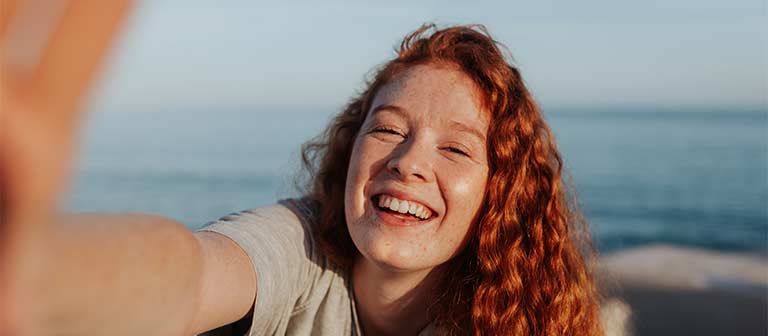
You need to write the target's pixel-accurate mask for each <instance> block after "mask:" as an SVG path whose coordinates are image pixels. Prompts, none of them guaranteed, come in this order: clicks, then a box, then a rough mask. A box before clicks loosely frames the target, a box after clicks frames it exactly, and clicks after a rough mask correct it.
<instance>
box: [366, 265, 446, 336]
mask: <svg viewBox="0 0 768 336" xmlns="http://www.w3.org/2000/svg"><path fill="white" fill-rule="evenodd" d="M439 273H440V272H438V269H437V268H435V269H427V270H423V271H416V272H399V271H391V270H385V269H382V268H380V267H378V266H376V265H374V264H372V263H370V262H369V261H367V260H366V259H365V258H363V257H359V258H358V260H357V261H356V262H355V264H354V266H353V269H352V288H353V290H354V293H355V303H356V306H357V312H358V319H359V321H360V326H361V327H362V330H363V332H364V334H365V335H367V336H373V335H376V336H378V335H416V334H418V333H419V331H421V330H422V329H424V328H425V327H426V326H427V325H428V324H429V323H430V322H431V321H432V320H433V319H434V316H431V315H430V314H429V311H428V310H429V308H430V307H429V306H430V304H431V303H432V301H433V300H434V297H435V289H436V288H435V287H436V285H437V284H438V281H439Z"/></svg>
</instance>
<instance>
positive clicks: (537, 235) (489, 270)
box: [302, 25, 602, 335]
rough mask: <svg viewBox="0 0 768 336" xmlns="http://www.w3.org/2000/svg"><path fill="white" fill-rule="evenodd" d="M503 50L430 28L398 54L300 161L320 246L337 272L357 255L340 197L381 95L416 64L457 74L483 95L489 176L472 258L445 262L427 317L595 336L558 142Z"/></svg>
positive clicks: (450, 327) (580, 225)
mask: <svg viewBox="0 0 768 336" xmlns="http://www.w3.org/2000/svg"><path fill="white" fill-rule="evenodd" d="M508 60H511V56H509V54H508V52H507V51H506V48H504V47H503V46H502V45H501V44H499V43H498V42H496V41H495V40H494V39H493V38H491V36H490V35H489V33H488V32H487V30H486V29H485V27H483V26H480V25H471V26H455V27H449V28H445V29H437V28H436V27H435V26H434V25H424V26H422V27H421V28H419V29H418V30H416V31H414V32H413V33H411V34H409V35H408V36H407V37H406V38H405V39H404V40H403V41H402V43H401V44H400V47H399V49H398V50H397V56H396V57H395V58H394V59H392V60H390V61H388V62H387V63H385V64H383V65H382V66H381V67H380V68H379V69H378V70H377V71H376V72H375V74H374V76H373V78H372V79H371V80H369V81H368V83H367V86H366V88H365V90H364V91H363V92H361V93H360V94H359V95H358V96H356V97H354V98H353V99H352V100H351V101H350V102H349V103H348V105H347V106H346V108H344V110H343V111H342V112H341V113H340V114H338V115H337V116H336V117H335V118H334V119H333V120H332V122H331V123H330V125H329V126H328V128H327V129H326V130H325V132H324V133H323V134H321V135H320V136H319V137H317V138H315V139H314V140H312V141H310V142H308V143H306V144H305V145H304V147H303V150H302V159H303V162H304V167H305V168H306V170H307V171H308V172H309V174H310V175H309V180H308V185H307V196H308V197H309V198H310V199H312V200H314V201H315V202H316V203H317V205H318V221H317V223H316V227H315V230H316V231H315V235H316V237H317V240H318V246H319V248H320V249H321V250H322V252H323V253H325V254H326V255H327V256H328V258H329V259H330V260H331V261H332V262H334V263H335V264H336V265H338V266H339V267H342V268H348V267H351V265H352V262H353V260H354V258H355V257H356V256H357V255H358V251H357V249H356V248H355V245H354V243H353V242H352V239H351V237H350V235H349V232H348V231H347V226H346V219H345V215H344V187H345V184H346V176H347V169H348V166H349V162H350V155H351V153H352V145H353V143H354V141H355V137H356V136H357V134H358V131H359V130H360V127H361V125H362V124H363V121H364V120H365V117H366V114H367V113H368V111H369V109H370V107H371V106H370V105H371V102H372V100H373V97H374V95H375V94H376V92H377V91H378V90H379V88H381V87H382V86H383V85H385V84H386V83H388V82H389V81H390V80H391V79H392V78H393V77H394V76H396V75H397V74H399V73H401V72H402V71H403V70H405V69H407V68H409V67H412V66H414V65H419V64H451V65H454V66H455V67H456V68H457V69H459V70H460V71H462V72H463V73H464V74H466V75H467V76H468V77H469V78H471V79H472V80H473V81H474V82H475V83H476V84H477V87H478V88H479V90H480V92H481V96H482V103H483V104H484V107H485V109H486V110H487V111H489V112H490V117H491V118H490V120H491V122H490V126H489V130H488V137H487V139H488V141H487V148H488V151H487V152H488V162H489V168H490V169H489V175H488V182H487V187H486V191H485V195H484V201H483V203H482V206H481V207H482V208H481V209H480V211H479V213H478V217H477V219H476V223H474V224H473V229H472V231H471V232H470V234H471V236H470V238H469V242H468V244H467V246H466V248H465V249H464V250H463V251H462V252H461V253H460V254H459V255H458V256H456V257H455V258H453V259H452V260H451V261H449V265H448V267H447V269H448V274H446V276H445V280H444V283H443V290H442V291H441V292H442V293H443V294H442V296H440V297H439V298H437V300H436V303H435V304H434V305H433V306H432V308H431V309H432V313H434V315H435V316H436V322H437V325H438V329H439V330H440V331H441V333H445V334H451V335H467V334H475V335H598V334H602V330H601V327H600V323H599V317H598V315H599V314H598V300H599V298H598V294H597V291H596V286H595V284H594V281H593V277H592V275H591V274H592V272H591V270H592V268H593V261H594V256H595V251H594V249H593V248H592V245H591V242H590V239H589V235H588V230H587V226H586V224H585V222H584V221H583V220H582V217H581V216H580V213H579V211H578V208H577V206H576V202H575V197H572V196H571V193H570V192H569V191H568V190H566V185H567V183H566V181H564V180H565V179H564V177H563V163H562V159H561V157H560V154H559V152H558V150H557V146H556V144H555V140H554V137H553V135H552V132H551V131H550V129H549V127H548V126H547V124H546V122H545V121H544V119H543V117H542V114H541V113H540V111H539V108H538V106H537V104H536V103H535V102H534V100H533V98H532V96H531V94H530V93H529V91H528V89H527V88H526V87H525V85H524V83H523V80H522V78H521V76H520V72H519V71H518V69H517V68H515V67H514V66H513V65H511V61H508Z"/></svg>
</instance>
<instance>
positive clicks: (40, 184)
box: [0, 0, 131, 335]
mask: <svg viewBox="0 0 768 336" xmlns="http://www.w3.org/2000/svg"><path fill="white" fill-rule="evenodd" d="M130 3H131V1H130V0H110V1H102V0H82V1H64V0H60V1H44V0H43V1H38V0H2V5H1V6H2V10H1V11H0V74H1V76H0V77H1V78H0V108H1V110H0V113H1V114H0V118H2V122H1V123H0V125H1V126H0V127H2V131H0V139H2V140H0V217H1V218H0V219H1V220H0V248H2V250H0V275H2V279H0V334H4V335H9V334H15V333H14V331H16V329H15V328H17V327H16V325H20V324H23V321H22V319H23V318H27V316H29V315H30V314H32V313H33V310H34V309H35V308H34V306H35V304H37V305H44V303H42V302H37V303H35V302H29V301H28V300H25V298H28V297H29V296H28V294H29V291H30V290H31V289H30V288H28V287H29V286H27V285H26V284H27V283H30V281H33V280H34V278H35V275H36V274H39V273H38V272H39V271H40V270H38V269H36V267H35V265H36V264H37V263H36V260H38V259H39V258H43V255H44V252H43V251H44V250H45V247H46V244H45V243H44V242H45V237H46V235H47V234H48V233H49V232H50V231H51V228H52V226H51V225H50V224H49V223H50V222H51V218H52V216H54V215H55V210H56V201H57V198H58V195H59V193H60V191H61V190H62V188H63V187H64V186H65V184H66V182H67V177H68V175H69V170H70V164H71V159H72V153H73V149H74V148H73V147H74V143H75V140H76V138H75V135H76V132H77V126H78V121H79V119H80V118H81V114H82V112H81V106H82V103H83V99H84V98H85V96H86V93H87V91H88V87H89V84H90V83H91V82H92V81H93V78H94V75H95V74H96V73H97V69H98V66H99V64H100V63H101V62H102V60H103V59H104V56H105V54H106V53H107V51H108V47H109V45H110V43H111V42H112V40H113V39H114V36H115V34H116V32H117V30H118V27H119V26H120V23H121V22H122V21H123V19H124V18H125V17H126V13H127V12H128V9H129V5H130ZM25 286H27V287H25Z"/></svg>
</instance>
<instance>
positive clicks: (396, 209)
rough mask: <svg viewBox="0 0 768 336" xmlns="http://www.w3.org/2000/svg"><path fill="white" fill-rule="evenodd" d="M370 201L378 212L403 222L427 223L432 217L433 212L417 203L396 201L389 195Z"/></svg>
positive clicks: (396, 199) (373, 198)
mask: <svg viewBox="0 0 768 336" xmlns="http://www.w3.org/2000/svg"><path fill="white" fill-rule="evenodd" d="M371 201H372V202H373V204H374V205H375V206H376V208H377V209H378V210H379V211H382V212H384V213H387V214H390V215H392V216H395V217H397V218H400V219H403V220H416V221H427V220H429V219H431V218H432V217H434V215H435V214H434V212H433V211H432V210H430V209H429V208H428V207H426V206H424V205H423V204H420V203H418V202H414V201H409V200H403V199H398V198H395V197H393V196H390V195H386V194H379V195H376V196H373V197H372V198H371Z"/></svg>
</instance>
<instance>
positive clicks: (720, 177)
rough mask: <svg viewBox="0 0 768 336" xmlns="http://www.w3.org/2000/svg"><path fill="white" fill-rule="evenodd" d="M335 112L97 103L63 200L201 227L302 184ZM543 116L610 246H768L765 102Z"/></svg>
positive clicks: (601, 244)
mask: <svg viewBox="0 0 768 336" xmlns="http://www.w3.org/2000/svg"><path fill="white" fill-rule="evenodd" d="M334 112H335V111H333V110H331V109H318V110H314V109H308V108H303V109H288V108H272V109H268V108H260V109H249V108H212V109H197V110H183V109H179V110H164V111H152V112H147V111H144V112H136V111H131V112H111V113H108V112H103V113H92V115H91V118H90V119H89V122H88V123H87V125H86V127H85V132H84V134H83V137H82V144H83V145H82V146H81V151H80V155H79V158H78V164H77V168H76V174H75V177H74V179H73V182H72V184H71V188H70V190H69V192H68V193H67V194H66V197H65V200H64V202H65V204H66V205H67V207H68V208H69V209H71V210H74V211H109V212H149V213H156V214H161V215H164V216H168V217H171V218H174V219H176V220H179V221H181V222H182V223H185V224H186V225H187V226H189V227H190V228H193V229H194V228H197V227H200V226H202V225H204V224H205V223H206V222H208V221H211V220H214V219H216V218H219V217H221V216H223V215H226V214H228V213H231V212H234V211H239V210H243V209H248V208H252V207H256V206H260V205H266V204H270V203H273V202H275V201H276V200H277V199H279V198H283V197H291V196H295V195H297V191H296V188H295V187H294V185H295V183H294V178H295V176H296V174H297V172H298V162H299V159H298V157H299V156H298V155H299V146H300V144H301V143H303V142H304V141H306V140H308V139H309V138H311V137H312V136H314V135H316V134H318V133H319V132H320V131H321V130H322V128H323V127H324V125H325V124H326V123H327V121H328V120H329V119H330V118H331V116H332V114H333V113H334ZM545 116H546V118H547V120H548V121H549V123H550V126H551V127H552V129H553V130H554V132H555V135H556V138H557V141H558V144H559V146H560V150H561V152H562V154H563V157H564V159H565V164H566V167H567V169H568V171H569V172H570V174H571V176H572V178H573V181H574V184H575V188H576V190H577V192H578V195H579V202H580V205H581V207H582V209H583V211H584V213H585V216H586V218H587V219H588V221H589V222H590V225H591V229H592V237H593V239H594V241H595V243H596V245H597V247H598V248H599V249H600V250H601V251H602V252H610V251H614V250H619V249H624V248H630V247H634V246H638V245H643V244H651V243H667V244H677V245H686V246H696V247H703V248H710V249H717V250H726V251H740V252H748V253H756V254H762V255H766V254H768V210H767V209H768V176H766V175H767V174H768V157H766V156H767V155H768V138H767V137H768V135H766V134H767V133H766V132H767V128H768V124H767V122H766V111H764V110H720V111H706V110H691V111H658V110H637V109H635V110H633V109H613V110H601V111H597V112H595V111H583V110H582V111H576V110H568V109H561V110H553V111H545Z"/></svg>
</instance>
